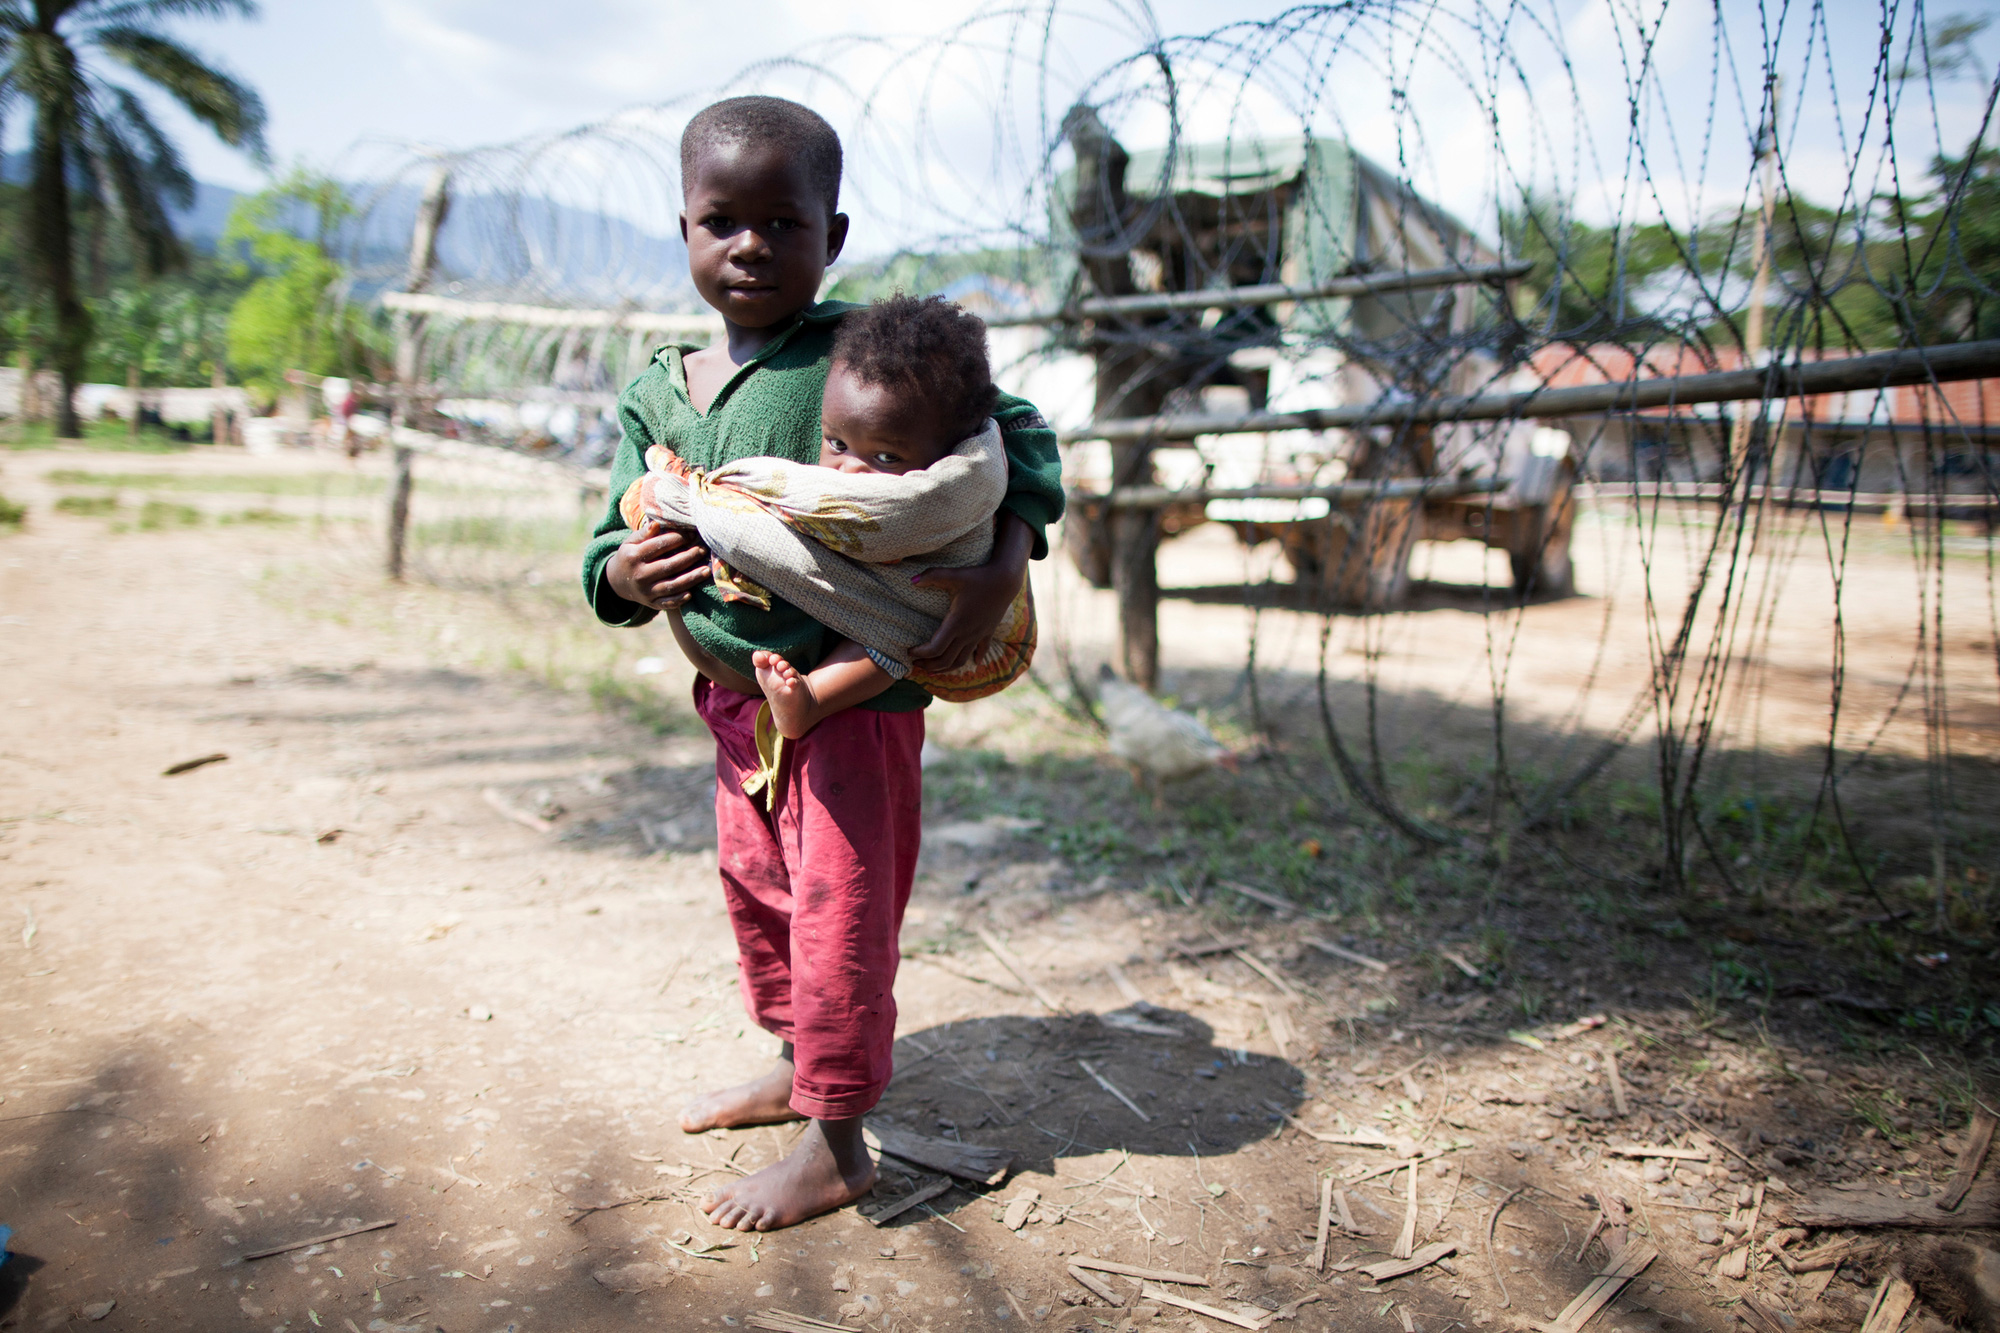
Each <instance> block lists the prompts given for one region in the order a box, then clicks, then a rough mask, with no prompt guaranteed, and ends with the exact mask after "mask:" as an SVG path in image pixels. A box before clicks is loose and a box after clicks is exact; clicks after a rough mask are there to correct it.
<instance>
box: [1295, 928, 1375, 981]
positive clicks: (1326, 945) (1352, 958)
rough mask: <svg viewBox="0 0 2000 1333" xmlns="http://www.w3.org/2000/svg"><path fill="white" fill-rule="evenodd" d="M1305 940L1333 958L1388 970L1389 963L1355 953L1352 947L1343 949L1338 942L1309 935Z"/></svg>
mask: <svg viewBox="0 0 2000 1333" xmlns="http://www.w3.org/2000/svg"><path fill="white" fill-rule="evenodd" d="M1305 942H1306V943H1307V944H1310V945H1312V947H1313V948H1315V949H1318V950H1319V951H1320V952H1321V953H1330V954H1332V955H1333V956H1334V957H1335V958H1344V959H1346V960H1347V961H1348V962H1350V963H1359V964H1361V966H1363V967H1369V968H1373V969H1374V970H1375V971H1377V972H1387V971H1388V970H1389V965H1388V964H1387V963H1385V962H1383V961H1382V960H1381V959H1379V958H1370V957H1369V956H1368V955H1367V954H1361V953H1356V952H1354V950H1352V949H1343V948H1341V947H1340V946H1339V945H1338V944H1333V943H1330V942H1328V941H1326V940H1321V939H1313V938H1310V937H1308V938H1307V940H1306V941H1305Z"/></svg>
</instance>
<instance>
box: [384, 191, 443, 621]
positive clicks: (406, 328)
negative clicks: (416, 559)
mask: <svg viewBox="0 0 2000 1333" xmlns="http://www.w3.org/2000/svg"><path fill="white" fill-rule="evenodd" d="M450 211H451V167H450V166H449V165H448V164H447V163H444V162H439V163H438V164H437V167H436V169H435V170H434V171H432V172H431V179H430V183H429V184H428V185H426V186H425V187H424V197H423V201H422V202H421V203H419V204H418V205H417V221H416V225H415V226H414V227H413V228H411V231H410V266H409V270H408V273H407V274H406V276H405V277H404V280H403V290H404V291H406V292H421V291H423V290H424V289H425V288H426V287H428V286H430V282H431V277H432V275H433V274H435V273H436V272H437V238H438V230H439V228H441V227H443V226H444V219H445V214H446V213H448V212H450ZM423 336H424V319H423V317H422V316H421V315H417V314H413V313H411V312H409V311H406V310H399V311H397V312H396V402H395V405H394V406H393V407H392V408H391V409H390V413H389V423H390V424H389V439H390V441H391V442H392V443H393V444H394V446H395V451H396V452H395V458H396V473H395V479H394V481H393V482H392V483H391V484H390V487H389V549H388V558H387V560H386V561H385V562H384V563H385V565H386V568H387V571H388V575H389V577H390V579H391V580H394V581H397V582H400V581H401V580H402V577H403V550H404V544H405V539H406V537H407V535H408V532H409V526H410V490H411V488H412V487H413V486H414V485H415V483H416V478H415V476H414V475H413V474H412V472H411V466H412V463H413V461H414V457H415V455H414V451H412V450H411V449H410V447H409V446H408V445H406V444H404V443H403V442H402V440H401V438H400V437H401V435H402V432H403V429H404V426H405V425H406V424H407V422H408V418H409V410H410V394H411V391H412V388H413V386H414V385H415V384H416V379H417V369H418V367H417V349H418V347H419V345H420V344H421V343H422V341H423Z"/></svg>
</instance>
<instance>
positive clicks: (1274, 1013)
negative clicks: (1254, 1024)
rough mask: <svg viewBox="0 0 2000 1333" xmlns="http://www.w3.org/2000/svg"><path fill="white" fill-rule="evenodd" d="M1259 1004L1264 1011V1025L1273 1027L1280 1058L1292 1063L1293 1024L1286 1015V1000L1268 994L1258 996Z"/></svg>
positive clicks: (1272, 1030) (1272, 1037) (1272, 1036)
mask: <svg viewBox="0 0 2000 1333" xmlns="http://www.w3.org/2000/svg"><path fill="white" fill-rule="evenodd" d="M1257 1004H1258V1006H1259V1007H1260V1008H1262V1009H1263V1011H1264V1025H1265V1026H1266V1027H1268V1028H1270V1029H1271V1042H1272V1044H1273V1045H1275V1046H1276V1047H1277V1048H1278V1058H1279V1059H1280V1060H1283V1061H1285V1062H1287V1063H1290V1061H1291V1058H1292V1024H1291V1020H1290V1019H1288V1018H1286V1017H1285V1002H1284V1001H1283V1000H1281V999H1272V998H1269V997H1267V996H1262V995H1260V996H1258V997H1257Z"/></svg>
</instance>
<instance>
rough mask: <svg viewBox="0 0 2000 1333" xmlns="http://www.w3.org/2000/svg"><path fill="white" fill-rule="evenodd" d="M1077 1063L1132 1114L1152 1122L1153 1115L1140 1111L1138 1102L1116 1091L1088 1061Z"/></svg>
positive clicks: (1109, 1081)
mask: <svg viewBox="0 0 2000 1333" xmlns="http://www.w3.org/2000/svg"><path fill="white" fill-rule="evenodd" d="M1077 1064H1079V1065H1081V1066H1082V1067H1083V1072H1084V1073H1086V1074H1088V1075H1090V1076H1091V1077H1092V1078H1094V1079H1096V1080H1097V1086H1098V1087H1100V1088H1102V1089H1104V1090H1105V1091H1106V1092H1108V1093H1110V1094H1111V1095H1112V1096H1113V1097H1116V1098H1117V1099H1118V1100H1119V1101H1121V1102H1124V1103H1125V1107H1126V1109H1127V1110H1129V1111H1131V1112H1132V1114H1133V1115H1136V1116H1138V1117H1139V1118H1140V1119H1141V1120H1143V1121H1145V1122H1146V1123H1147V1124H1149V1125H1150V1124H1152V1123H1153V1117H1151V1116H1149V1115H1147V1114H1146V1113H1145V1112H1144V1111H1141V1110H1140V1109H1139V1103H1137V1102H1135V1101H1133V1100H1132V1099H1131V1098H1130V1097H1127V1096H1126V1095H1125V1094H1124V1093H1122V1092H1120V1091H1118V1089H1117V1088H1116V1087H1114V1086H1112V1083H1111V1080H1110V1079H1108V1078H1106V1077H1104V1075H1102V1074H1100V1073H1098V1072H1097V1070H1095V1069H1094V1068H1092V1067H1091V1064H1090V1061H1088V1060H1078V1061H1077Z"/></svg>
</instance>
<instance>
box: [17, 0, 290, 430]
mask: <svg viewBox="0 0 2000 1333" xmlns="http://www.w3.org/2000/svg"><path fill="white" fill-rule="evenodd" d="M256 13H257V7H256V5H255V3H254V0H0V124H4V121H5V118H6V117H7V115H8V114H9V113H10V112H12V111H13V110H14V109H15V107H16V105H17V104H19V103H26V104H27V107H28V110H29V112H30V114H31V115H32V116H33V125H32V127H31V129H30V130H29V134H28V144H29V146H28V153H29V160H30V169H29V179H28V189H27V198H26V212H27V242H28V244H27V252H28V257H29V264H30V267H31V270H32V271H31V278H32V280H33V282H34V284H35V285H36V286H37V287H39V288H40V289H41V292H42V295H43V297H44V299H45V300H46V301H47V302H48V307H49V310H50V313H51V314H52V315H53V317H54V324H55V329H54V334H55V336H54V338H53V339H52V344H51V346H50V349H49V350H50V353H51V359H52V360H53V361H54V363H55V368H56V371H57V373H58V374H60V375H61V376H62V397H61V401H60V402H59V403H58V404H57V416H56V433H57V434H58V435H62V436H74V435H76V434H77V420H76V398H75V393H76V385H77V382H78V381H79V380H80V379H81V378H82V375H83V363H84V357H85V354H86V353H87V352H88V351H89V347H90V336H91V328H90V312H89V311H88V310H87V309H86V308H85V307H84V303H83V297H82V294H81V292H80V290H79V284H78V279H77V244H76V239H77V237H76V234H77V230H78V224H79V221H81V220H84V219H88V221H89V224H90V225H91V226H93V227H95V226H101V225H102V223H103V220H104V219H106V218H108V219H109V220H110V221H111V222H112V223H113V225H115V226H117V227H118V228H119V229H120V230H122V231H123V232H124V233H125V237H126V239H127V240H128V241H129V242H130V243H131V248H132V253H133V255H134V257H135V258H136V259H137V261H138V263H139V266H140V268H141V270H142V271H143V272H146V273H159V272H164V271H166V270H169V269H173V268H176V267H178V266H179V265H180V264H181V263H182V262H183V261H184V259H185V252H184V251H183V250H182V248H181V243H180V238H179V237H177V236H175V235H174V229H173V222H172V220H171V218H170V217H169V216H168V213H167V206H168V205H169V204H170V203H171V204H179V205H180V206H182V207H184V208H185V207H186V206H188V205H189V204H191V203H192V202H193V201H194V177H192V176H190V175H189V174H188V170H187V165H186V163H184V162H183V161H182V160H181V155H180V150H179V149H177V148H175V146H174V144H173V141H172V140H170V139H168V138H167V136H166V135H165V134H164V133H163V132H162V131H161V130H160V127H159V126H158V125H157V124H156V123H155V122H154V120H153V118H152V115H151V114H150V113H149V112H148V111H147V109H146V104H145V103H144V102H143V101H142V100H141V99H140V97H139V94H138V92H137V91H136V90H135V88H134V86H133V84H132V82H131V78H132V76H136V78H137V80H139V81H141V82H143V83H146V84H151V85H152V86H153V87H154V88H156V89H158V90H159V91H160V92H163V93H165V94H166V95H167V96H168V97H170V98H172V99H173V100H174V101H175V102H177V103H179V104H180V106H181V107H182V109H184V110H185V111H186V112H187V113H188V114H189V115H191V116H193V117H194V118H195V119H196V120H198V121H200V122H201V123H202V124H204V125H206V126H208V127H209V128H210V129H211V130H213V131H215V134H216V136H217V137H218V138H220V139H221V140H222V141H223V142H224V143H226V144H228V145H230V146H231V147H233V148H241V149H243V150H245V151H246V152H248V153H250V154H251V155H252V156H253V157H254V158H256V159H257V160H258V161H259V162H262V161H264V160H265V152H264V104H263V102H262V101H261V100H259V98H258V97H257V94H256V93H255V92H253V91H251V89H250V88H249V87H247V86H246V85H244V84H242V83H239V82H238V81H237V80H235V79H233V78H231V77H229V76H228V75H227V74H224V73H222V72H221V71H219V70H217V69H215V68H214V67H213V66H211V65H209V64H208V63H207V62H205V61H204V60H203V59H202V57H201V56H199V55H198V54H196V53H195V52H193V51H191V50H189V49H188V48H187V47H186V46H183V45H182V44H181V43H179V42H177V41H175V40H174V39H173V38H172V37H169V36H168V35H167V34H166V33H165V32H163V31H162V30H161V28H160V26H159V25H160V23H161V21H162V20H166V19H177V18H190V17H195V18H222V17H227V16H229V15H231V14H234V15H239V16H241V17H243V18H254V17H255V16H256Z"/></svg>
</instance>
